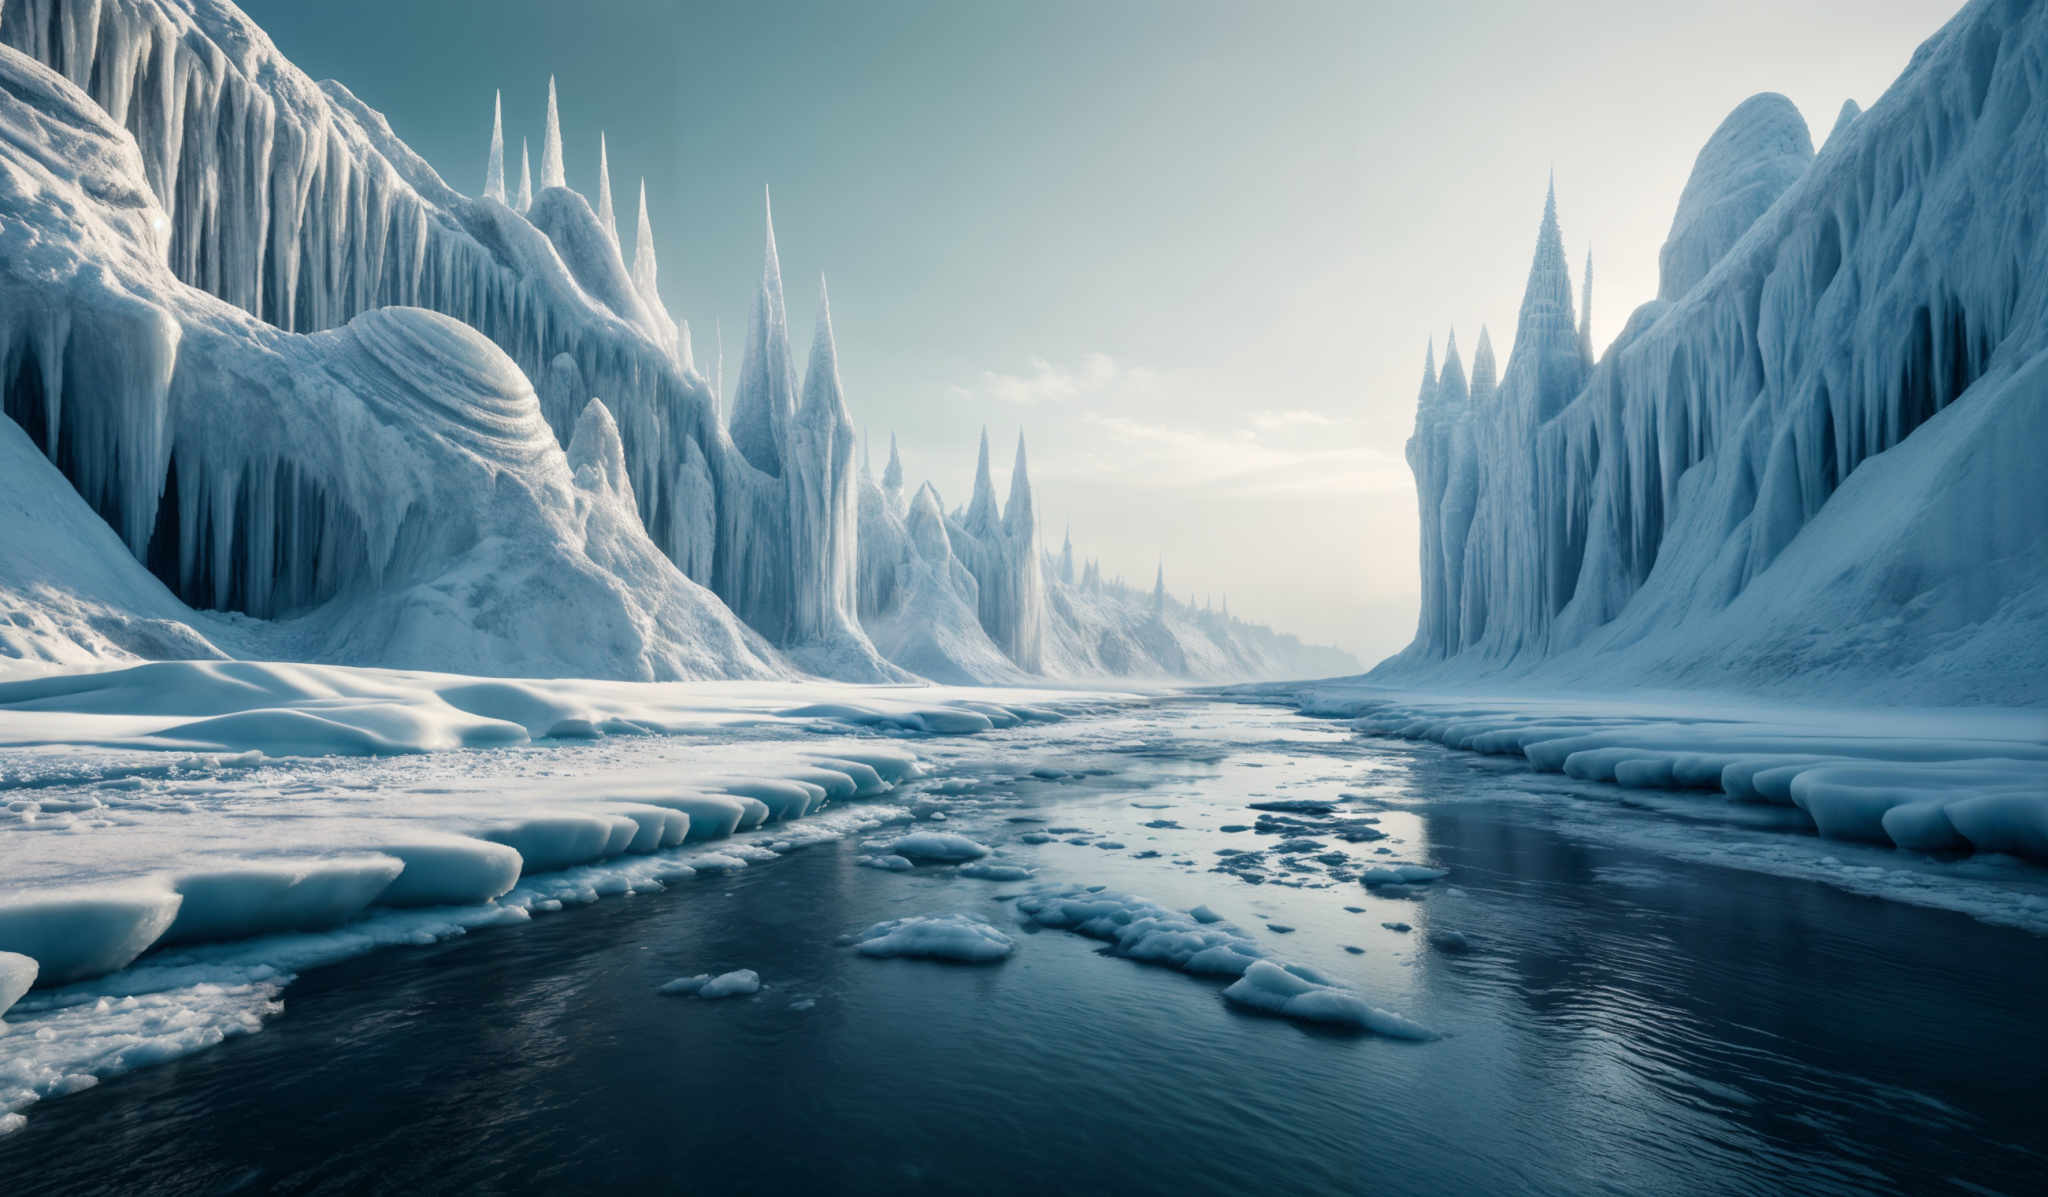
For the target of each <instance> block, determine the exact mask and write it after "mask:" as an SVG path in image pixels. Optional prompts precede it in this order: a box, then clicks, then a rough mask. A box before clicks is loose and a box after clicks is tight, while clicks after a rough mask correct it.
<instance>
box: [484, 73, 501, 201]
mask: <svg viewBox="0 0 2048 1197" xmlns="http://www.w3.org/2000/svg"><path fill="white" fill-rule="evenodd" d="M484 198H485V199H494V200H497V201H498V202H499V203H501V204H502V203H504V202H505V93H504V92H502V91H500V92H496V93H493V95H492V96H491V158H490V161H489V162H487V163H485V165H484Z"/></svg>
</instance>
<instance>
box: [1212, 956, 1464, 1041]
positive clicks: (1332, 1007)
mask: <svg viewBox="0 0 2048 1197" xmlns="http://www.w3.org/2000/svg"><path fill="white" fill-rule="evenodd" d="M1306 971H1307V970H1304V969H1300V968H1296V967H1293V966H1282V965H1278V964H1275V963H1273V962H1272V961H1270V960H1254V961H1252V963H1251V966H1250V967H1249V968H1247V969H1245V970H1244V976H1242V977H1240V978H1238V980H1237V981H1235V982H1233V983H1232V984H1231V985H1230V987H1229V988H1227V989H1225V990H1224V991H1223V996H1224V998H1225V999H1226V1000H1228V1001H1231V1002H1235V1003H1236V1004H1238V1005H1240V1006H1244V1007H1246V1008H1248V1009H1253V1010H1259V1011H1263V1012H1265V1013H1267V1014H1277V1015H1279V1016H1281V1017H1282V1018H1291V1019H1294V1020H1296V1021H1298V1022H1314V1023H1322V1024H1325V1025H1329V1026H1338V1027H1348V1028H1351V1029H1353V1030H1359V1031H1371V1032H1372V1033H1373V1034H1375V1035H1385V1036H1387V1037H1388V1038H1391V1039H1415V1040H1424V1039H1435V1038H1436V1037H1437V1035H1436V1032H1434V1031H1431V1030H1430V1029H1429V1028H1427V1027H1424V1026H1422V1025H1421V1024H1420V1023H1417V1022H1414V1021H1412V1020H1410V1019H1406V1018H1403V1017H1401V1016H1400V1015H1398V1014H1395V1013H1393V1012H1392V1011H1388V1010H1382V1009H1380V1008H1379V1007H1377V1006H1373V1005H1369V1004H1367V1003H1366V1001H1365V1000H1364V999H1363V998H1360V997H1359V996H1358V995H1357V994H1354V993H1346V992H1345V991H1343V990H1341V989H1338V988H1336V987H1335V986H1331V985H1325V984H1323V983H1321V981H1320V980H1311V979H1310V978H1309V977H1308V976H1305V975H1303V974H1304V973H1305V972H1306Z"/></svg>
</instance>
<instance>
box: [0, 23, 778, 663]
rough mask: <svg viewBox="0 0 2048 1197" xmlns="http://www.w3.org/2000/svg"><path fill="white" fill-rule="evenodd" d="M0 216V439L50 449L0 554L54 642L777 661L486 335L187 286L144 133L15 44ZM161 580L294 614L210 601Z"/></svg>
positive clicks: (325, 655)
mask: <svg viewBox="0 0 2048 1197" xmlns="http://www.w3.org/2000/svg"><path fill="white" fill-rule="evenodd" d="M9 19H12V17H11V15H10V18H9ZM0 214H4V219H0V313H5V314H6V318H5V319H0V379H5V380H6V390H5V404H6V411H7V414H8V415H9V416H10V417H12V423H11V424H9V425H8V426H7V427H6V428H5V429H4V431H5V445H4V452H5V453H6V454H7V455H8V456H9V458H10V459H20V458H24V457H25V453H24V452H23V450H25V449H27V448H29V447H31V446H32V447H33V448H35V449H40V450H41V451H42V453H43V455H44V457H45V460H46V462H47V463H50V464H51V465H53V466H54V468H49V466H44V467H43V468H42V469H41V470H40V472H38V471H35V470H31V469H30V468H29V467H28V465H26V464H21V468H20V469H18V470H16V469H10V470H9V472H8V474H7V475H6V476H5V477H4V478H0V481H4V482H5V483H6V484H7V486H6V488H5V489H6V491H7V493H8V495H9V501H10V502H11V503H18V504H26V507H25V515H26V517H27V518H24V519H21V520H14V521H8V522H7V523H6V524H5V525H4V526H0V558H4V559H8V560H13V561H16V562H19V563H23V564H21V566H20V568H18V569H16V568H10V569H9V571H8V574H7V579H6V583H5V585H6V589H7V590H8V591H9V592H10V593H12V594H15V595H19V596H23V597H24V598H25V600H26V604H27V605H32V606H38V607H41V608H43V609H44V610H46V611H47V612H49V613H52V615H53V617H54V618H58V619H64V618H67V617H68V618H71V619H72V623H71V625H70V628H69V629H66V628H59V629H57V631H58V633H59V635H55V636H42V637H39V640H40V641H41V642H42V643H43V644H44V645H48V644H51V643H59V644H61V643H62V642H64V641H65V640H68V641H69V642H70V643H71V644H72V645H73V646H75V647H78V648H81V649H87V650H90V649H93V648H96V647H103V646H101V645H97V644H95V643H93V642H92V641H91V640H90V639H89V638H88V637H85V636H82V635H80V634H78V632H77V631H76V629H77V628H78V627H79V626H83V627H84V628H85V629H87V630H88V631H90V632H92V633H95V634H97V635H98V636H100V637H101V638H103V639H104V640H106V641H107V642H109V644H110V646H111V647H113V648H116V649H119V650H122V651H127V652H137V653H139V654H140V655H172V656H204V655H217V653H218V651H219V650H220V649H222V648H227V649H233V650H239V651H242V652H245V653H249V654H254V655H265V656H284V655H290V656H299V657H314V658H319V659H333V660H346V661H351V662H356V663H372V664H388V665H401V666H408V667H415V668H426V669H443V670H461V671H470V672H494V673H512V674H523V675H554V674H563V673H573V674H580V675H587V676H607V677H625V678H637V679H657V678H678V679H682V678H699V677H731V676H755V677H759V676H778V675H781V674H783V673H785V672H786V668H785V667H784V666H783V665H782V664H781V663H780V661H779V659H778V658H777V657H776V656H775V654H774V652H773V650H772V649H770V648H768V646H767V645H766V644H765V643H764V642H762V641H761V640H760V638H759V637H758V636H756V635H754V634H753V633H751V632H749V631H748V630H746V629H745V628H744V627H743V626H742V625H740V624H739V623H738V621H736V620H735V619H733V618H732V616H731V614H730V613H729V612H728V611H727V610H726V608H725V607H724V606H722V605H721V604H720V603H719V602H718V601H717V599H716V598H715V597H714V596H712V595H711V594H710V593H709V592H707V591H705V590H703V589H702V588H701V587H698V586H697V585H696V584H695V583H692V582H691V581H690V580H689V579H688V578H686V577H685V576H683V574H682V573H681V572H680V571H678V570H677V569H676V568H675V567H674V566H673V565H672V564H671V563H670V562H669V561H668V559H667V558H666V557H665V556H663V555H662V554H661V553H660V551H659V550H658V549H657V548H656V547H655V546H654V545H653V544H652V543H651V542H650V541H649V540H648V538H647V536H646V534H645V532H644V531H643V530H642V527H641V524H640V520H639V517H638V514H637V512H635V511H634V510H633V509H632V507H631V506H630V505H629V497H630V494H631V492H630V491H629V490H627V489H625V488H624V486H623V485H611V484H610V483H609V481H608V475H607V481H606V483H605V484H604V485H583V484H579V481H578V479H577V478H576V476H575V475H573V474H572V471H571V470H570V466H569V459H568V457H567V456H566V455H565V454H564V452H563V450H562V447H561V446H560V445H559V444H558V443H557V441H556V438H555V435H554V433H553V431H552V430H551V429H550V428H549V426H548V424H547V422H546V421H545V420H544V419H543V416H542V412H541V406H540V403H539V401H538V399H537V397H536V396H535V394H534V392H533V389H532V388H531V386H529V385H528V383H527V380H526V377H525V376H524V375H523V374H522V373H521V372H520V370H519V369H518V368H517V367H516V366H515V365H514V364H513V362H512V361H511V360H510V359H509V358H507V357H506V355H505V354H504V353H503V352H501V351H500V350H499V349H498V348H497V347H496V346H495V345H493V344H492V343H491V342H489V341H488V340H486V339H485V338H484V337H483V336H482V335H480V334H479V333H478V332H476V331H475V330H474V329H471V328H469V327H467V326H465V325H463V324H461V323H458V322H457V321H455V320H453V319H451V318H449V317H447V316H443V315H439V314H437V313H433V312H429V311H425V310H422V309H419V308H407V307H390V308H379V309H375V310H369V311H364V312H362V313H360V314H358V315H357V316H355V317H354V318H353V319H351V320H349V321H348V322H347V323H346V324H344V325H342V326H340V327H337V328H332V329H327V330H324V331H320V332H316V333H310V334H304V333H294V332H289V331H286V330H283V329H279V328H277V327H275V326H272V325H269V324H265V323H263V322H262V321H260V320H258V319H257V318H255V317H254V316H253V315H251V314H249V313H247V312H245V311H242V310H240V309H238V308H236V307H233V306H231V305H229V304H228V303H226V302H223V301H221V300H219V299H216V298H214V297H213V296H211V295H208V294H206V293H205V292H203V291H200V290H198V289H196V288H193V287H191V286H188V285H186V284H185V283H183V282H181V281H180V280H178V279H177V278H176V277H174V275H173V273H172V271H171V270H170V268H169V267H168V265H167V258H169V257H171V256H174V255H175V252H176V251H175V248H174V245H173V242H172V240H171V238H170V233H169V231H170V227H171V222H170V220H169V218H168V216H167V214H166V213H165V212H164V210H163V208H162V207H161V206H160V205H159V204H158V203H157V201H156V197H155V195H154V193H153V191H152V189H151V188H150V186H149V183H148V181H147V178H146V175H145V171H144V167H143V162H142V159H141V157H140V155H139V154H138V151H137V143H136V141H135V140H134V139H133V138H131V137H129V136H128V135H126V134H125V133H124V132H123V131H122V129H121V128H119V127H118V126H116V125H114V124H113V123H112V121H111V120H110V119H109V116H108V113H107V112H106V111H105V110H104V109H102V108H101V107H100V106H99V105H98V104H96V103H94V102H93V101H92V100H91V99H90V98H88V97H87V96H86V95H85V94H84V93H83V92H81V91H80V90H79V89H78V88H76V87H75V86H73V85H72V84H71V83H69V82H68V81H66V80H65V79H63V78H61V77H60V76H58V75H56V74H55V73H54V72H52V71H50V70H49V69H48V68H46V67H44V66H42V65H40V64H38V63H36V62H33V61H31V60H30V59H28V58H26V57H24V56H22V55H21V54H19V53H18V52H16V51H14V50H12V49H8V48H4V47H0ZM604 423H606V424H608V423H609V421H605V422H604ZM598 432H602V429H599V430H598ZM596 435H598V433H596V432H594V433H589V434H587V435H586V439H588V437H589V436H596ZM600 439H602V438H600ZM582 454H583V456H586V457H589V456H593V455H594V456H596V457H598V458H604V457H606V456H607V455H606V454H604V453H601V452H599V451H598V449H597V448H594V447H586V448H585V449H584V450H583V451H582ZM60 470H61V471H62V474H63V475H64V476H65V477H68V479H69V482H70V483H71V485H70V486H64V485H60V484H57V483H58V479H57V478H56V477H54V476H53V475H56V474H57V472H58V471H60ZM593 477H595V475H593ZM88 506H89V507H90V511H91V512H92V513H96V514H97V516H98V517H99V520H100V521H103V525H104V527H105V528H106V529H108V531H107V532H104V533H102V532H95V531H91V530H89V529H90V527H91V525H92V523H93V515H92V514H90V513H88V511H87V510H86V508H87V507H88ZM114 538H118V540H119V542H120V551H117V552H110V551H108V550H109V549H110V548H111V547H112V544H111V542H112V540H113V539H114ZM145 562H146V563H147V564H148V566H149V567H150V568H149V569H148V570H147V571H146V570H145V569H144V567H143V563H145ZM151 573H154V574H155V578H151V577H150V574H151ZM157 579H162V580H163V582H162V583H160V582H159V581H158V580H157ZM163 583H168V584H169V585H170V586H171V588H172V589H175V590H177V591H179V592H180V593H182V594H184V595H188V596H192V597H194V598H196V599H197V600H198V601H199V602H200V603H201V604H203V605H205V606H209V607H216V608H230V607H232V608H236V609H239V610H243V611H247V612H250V613H252V614H256V615H261V616H266V617H278V616H298V617H299V618H290V619H282V620H277V621H274V622H270V623H265V624H256V623H254V621H247V620H242V621H235V620H227V619H221V618H216V617H210V616H209V617H201V616H198V615H195V614H194V613H192V612H191V611H190V610H189V608H188V607H186V605H185V604H184V603H181V602H179V601H178V600H177V599H176V598H174V597H173V596H172V595H171V594H170V593H167V592H166V590H165V588H164V585H163ZM10 601H18V600H10ZM17 626H20V625H19V624H17ZM138 636H140V637H144V638H148V637H156V638H158V639H160V640H162V641H164V643H163V645H162V646H161V647H162V648H163V649H165V650H167V651H162V652H160V653H159V652H156V651H153V650H152V645H150V644H147V643H143V644H138V643H137V637H138ZM41 655H43V656H45V657H46V658H49V659H51V660H53V662H54V663H57V664H64V663H67V660H68V655H67V654H66V653H64V652H61V651H60V652H55V653H50V652H45V653H43V654H41Z"/></svg>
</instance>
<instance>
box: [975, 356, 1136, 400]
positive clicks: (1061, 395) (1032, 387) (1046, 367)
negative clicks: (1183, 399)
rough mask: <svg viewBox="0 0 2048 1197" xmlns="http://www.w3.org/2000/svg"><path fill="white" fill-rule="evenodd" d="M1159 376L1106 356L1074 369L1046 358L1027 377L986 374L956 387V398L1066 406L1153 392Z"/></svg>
mask: <svg viewBox="0 0 2048 1197" xmlns="http://www.w3.org/2000/svg"><path fill="white" fill-rule="evenodd" d="M1157 385H1158V376H1157V375H1155V374H1154V373H1153V372H1152V371H1150V370H1147V369H1144V368H1142V367H1131V366H1125V365H1123V364H1121V363H1119V362H1118V361H1117V360H1116V359H1115V358H1113V357H1111V356H1110V355H1108V354H1106V353H1087V354H1083V355H1082V356H1081V357H1080V359H1079V360H1077V361H1076V362H1074V363H1073V364H1072V365H1056V364H1054V363H1053V362H1050V361H1047V360H1046V359H1045V358H1042V357H1040V358H1033V359H1031V365H1030V370H1029V372H1027V373H1024V374H1007V373H1003V372H1000V371H996V370H983V371H982V372H981V374H980V375H979V376H978V377H977V378H976V379H975V381H974V382H973V383H972V384H971V385H965V386H962V385H955V386H954V387H953V388H952V390H953V394H954V396H955V397H957V398H974V397H976V396H980V397H984V398H989V399H995V400H998V401H1000V402H1003V403H1014V404H1019V405H1029V404H1037V403H1063V402H1071V401H1073V400H1076V399H1088V398H1097V397H1102V396H1107V395H1110V394H1113V393H1122V392H1131V391H1139V392H1150V391H1152V390H1154V389H1155V388H1156V387H1157Z"/></svg>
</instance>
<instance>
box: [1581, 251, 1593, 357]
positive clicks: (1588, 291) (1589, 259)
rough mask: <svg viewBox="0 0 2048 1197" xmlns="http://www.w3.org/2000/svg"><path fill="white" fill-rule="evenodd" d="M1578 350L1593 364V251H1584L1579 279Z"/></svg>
mask: <svg viewBox="0 0 2048 1197" xmlns="http://www.w3.org/2000/svg"><path fill="white" fill-rule="evenodd" d="M1579 286H1580V287H1581V288H1582V290H1581V291H1580V292H1579V352H1580V354H1581V355H1582V356H1584V357H1585V359H1586V364H1587V365H1588V366H1591V365H1592V364H1593V251H1592V250H1590V249H1589V250H1587V251H1586V275H1585V277H1584V278H1582V279H1580V280H1579Z"/></svg>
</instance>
